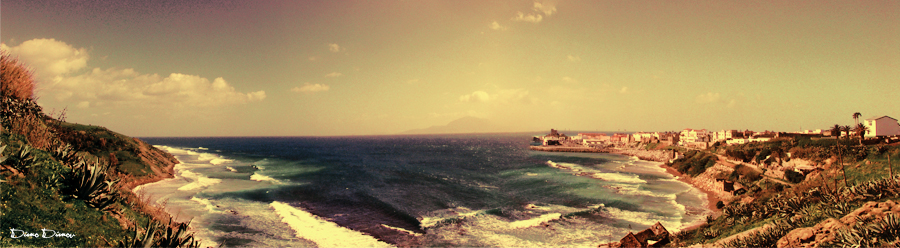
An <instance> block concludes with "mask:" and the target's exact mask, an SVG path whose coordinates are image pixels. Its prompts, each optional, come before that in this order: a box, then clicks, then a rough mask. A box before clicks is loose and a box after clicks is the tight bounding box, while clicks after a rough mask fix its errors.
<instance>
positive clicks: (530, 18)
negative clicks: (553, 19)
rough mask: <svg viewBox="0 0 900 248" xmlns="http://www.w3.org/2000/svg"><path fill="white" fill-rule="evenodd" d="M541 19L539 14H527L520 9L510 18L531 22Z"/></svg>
mask: <svg viewBox="0 0 900 248" xmlns="http://www.w3.org/2000/svg"><path fill="white" fill-rule="evenodd" d="M542 19H544V17H543V16H541V14H527V15H526V14H525V13H522V12H521V11H520V12H518V13H517V14H516V16H515V17H513V18H512V20H513V21H517V22H531V23H538V22H541V20H542Z"/></svg>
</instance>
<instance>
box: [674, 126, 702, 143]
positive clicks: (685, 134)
mask: <svg viewBox="0 0 900 248" xmlns="http://www.w3.org/2000/svg"><path fill="white" fill-rule="evenodd" d="M679 136H680V138H679V141H678V142H680V143H681V144H686V143H694V142H709V131H706V129H700V130H697V129H690V128H687V129H684V130H682V131H681V134H680V135H679Z"/></svg>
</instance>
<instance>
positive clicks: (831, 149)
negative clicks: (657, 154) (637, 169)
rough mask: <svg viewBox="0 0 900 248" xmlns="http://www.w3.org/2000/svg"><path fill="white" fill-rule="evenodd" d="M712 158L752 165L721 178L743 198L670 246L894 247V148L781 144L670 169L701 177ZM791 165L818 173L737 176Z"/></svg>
mask: <svg viewBox="0 0 900 248" xmlns="http://www.w3.org/2000/svg"><path fill="white" fill-rule="evenodd" d="M788 154H790V155H788ZM714 155H721V156H725V157H728V158H729V159H730V160H733V161H744V162H751V161H752V162H753V163H752V164H747V165H738V166H735V168H734V173H732V174H731V175H727V176H723V178H727V179H728V180H732V181H736V182H739V183H741V184H742V185H745V186H746V188H745V189H746V191H742V192H739V193H736V195H735V196H734V197H732V198H730V199H725V200H726V202H727V203H726V205H725V206H724V208H723V209H722V213H721V215H719V216H718V217H715V218H712V217H711V218H709V219H708V220H707V223H706V224H705V225H703V226H701V227H700V228H697V229H694V230H687V231H682V232H679V233H676V234H674V235H673V236H674V240H673V242H672V243H671V244H670V246H673V247H685V246H692V245H699V244H706V245H705V246H711V247H776V246H778V247H782V246H788V247H799V246H812V245H818V246H826V247H832V246H835V247H845V246H853V247H860V246H861V247H897V246H898V245H900V231H898V230H900V204H898V203H897V202H898V201H900V177H897V171H894V172H893V177H891V171H892V168H891V167H889V165H890V164H893V166H894V168H893V169H897V168H900V166H898V164H900V163H898V162H900V161H897V160H900V146H898V145H897V144H894V145H869V146H865V145H859V144H858V143H857V141H855V140H850V139H846V140H834V139H831V140H810V139H808V138H800V139H781V140H773V141H770V142H764V143H751V144H745V145H738V146H729V147H713V148H710V149H708V150H701V151H691V152H690V153H689V154H688V153H686V156H685V157H684V158H682V159H679V160H676V161H674V162H673V163H671V164H670V165H671V166H673V167H675V168H677V169H678V170H680V171H684V172H688V173H691V172H694V173H697V172H702V171H703V169H700V168H705V167H709V164H710V163H712V162H711V161H712V160H715V159H713V156H714ZM889 156H890V157H892V158H894V159H892V160H889V159H888V158H889ZM791 159H802V160H805V161H810V163H811V164H814V165H816V166H815V167H816V168H818V169H816V170H814V171H812V172H807V173H805V174H801V173H798V172H794V171H793V170H787V171H786V172H789V173H785V179H787V180H784V179H781V178H772V177H770V176H769V175H760V173H758V172H754V171H753V170H743V171H742V170H741V169H742V168H744V167H757V166H758V167H759V168H762V169H764V170H765V169H766V168H768V169H770V170H776V169H779V168H778V167H780V164H783V163H785V162H786V161H789V160H791ZM764 163H766V164H767V165H763V164H764ZM754 164H758V165H754ZM759 168H754V170H756V169H759ZM744 169H746V168H744ZM845 175H846V177H845ZM845 178H846V182H845Z"/></svg>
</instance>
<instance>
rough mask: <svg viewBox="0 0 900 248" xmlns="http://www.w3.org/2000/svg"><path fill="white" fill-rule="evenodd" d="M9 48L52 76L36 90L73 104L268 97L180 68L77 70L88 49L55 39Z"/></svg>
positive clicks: (209, 102)
mask: <svg viewBox="0 0 900 248" xmlns="http://www.w3.org/2000/svg"><path fill="white" fill-rule="evenodd" d="M4 49H7V47H4ZM8 50H9V51H10V53H11V54H12V55H14V56H19V58H20V59H21V60H22V61H23V62H25V63H27V64H28V65H30V66H32V67H33V68H34V70H35V75H37V76H38V77H39V78H40V77H43V78H52V80H49V81H45V84H43V86H42V89H43V90H42V91H41V92H39V93H41V94H42V95H49V96H51V97H52V98H53V99H55V100H57V101H58V102H60V103H61V104H64V105H69V104H71V105H75V107H76V108H88V107H91V108H92V107H103V106H123V107H155V108H162V109H178V108H181V107H185V106H191V107H215V106H222V105H229V104H243V103H247V102H253V101H261V100H263V99H265V98H266V94H265V91H257V92H251V93H241V92H238V91H237V90H235V89H234V87H232V86H231V85H229V84H228V82H226V81H225V79H223V78H221V77H220V78H216V79H214V80H212V81H210V80H209V79H207V78H203V77H200V76H195V75H186V74H181V73H172V74H170V75H169V76H168V77H161V76H159V75H158V74H141V73H138V72H137V71H135V70H134V69H120V68H109V69H105V70H104V69H100V68H94V69H92V70H90V71H87V72H83V73H77V72H78V71H79V70H81V69H83V68H85V67H87V60H88V58H89V55H88V53H87V50H86V49H84V48H80V49H76V48H74V47H72V46H71V45H68V44H66V43H64V42H62V41H57V40H54V39H34V40H29V41H25V42H23V43H22V44H21V45H19V46H15V47H9V49H8Z"/></svg>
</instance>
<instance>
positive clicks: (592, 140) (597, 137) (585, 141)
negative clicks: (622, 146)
mask: <svg viewBox="0 0 900 248" xmlns="http://www.w3.org/2000/svg"><path fill="white" fill-rule="evenodd" d="M578 136H581V144H582V145H584V146H596V145H602V144H603V143H606V142H609V136H607V135H606V134H605V133H579V134H578Z"/></svg>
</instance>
